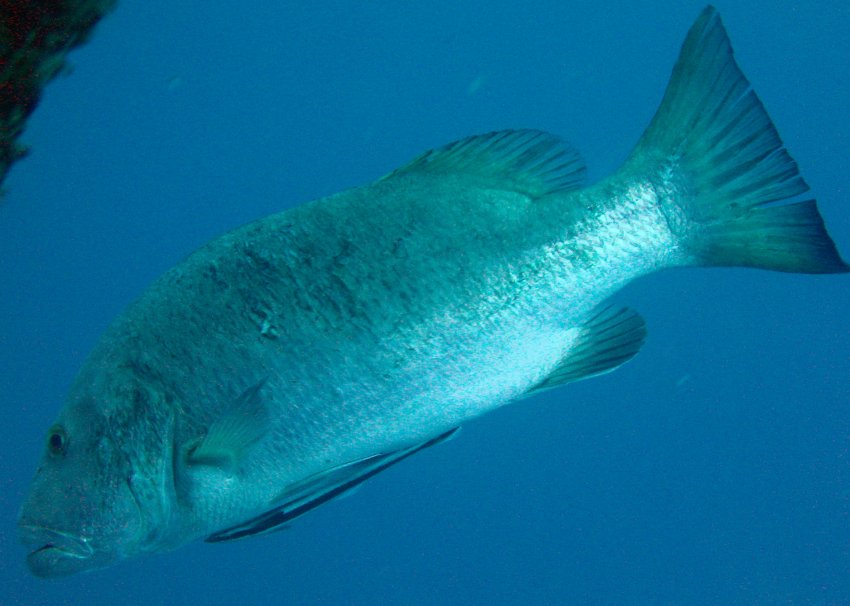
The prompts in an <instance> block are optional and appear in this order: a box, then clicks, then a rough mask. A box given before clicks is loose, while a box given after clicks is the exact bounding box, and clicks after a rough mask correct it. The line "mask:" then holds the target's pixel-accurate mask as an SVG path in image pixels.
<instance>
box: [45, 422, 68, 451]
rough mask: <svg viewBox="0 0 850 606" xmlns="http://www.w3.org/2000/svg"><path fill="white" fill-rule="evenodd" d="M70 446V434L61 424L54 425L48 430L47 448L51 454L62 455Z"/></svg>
mask: <svg viewBox="0 0 850 606" xmlns="http://www.w3.org/2000/svg"><path fill="white" fill-rule="evenodd" d="M67 447H68V434H67V433H66V432H65V429H64V428H63V427H62V426H61V425H54V426H53V427H51V428H50V431H48V432H47V449H48V450H49V451H50V454H54V455H60V454H64V453H65V449H66V448H67Z"/></svg>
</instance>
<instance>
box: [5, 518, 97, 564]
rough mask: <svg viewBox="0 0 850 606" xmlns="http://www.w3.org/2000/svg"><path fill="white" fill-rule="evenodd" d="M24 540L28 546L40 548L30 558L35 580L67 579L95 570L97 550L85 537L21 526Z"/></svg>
mask: <svg viewBox="0 0 850 606" xmlns="http://www.w3.org/2000/svg"><path fill="white" fill-rule="evenodd" d="M21 539H22V541H23V542H24V543H26V544H28V545H38V547H36V548H35V549H33V550H32V551H31V552H30V553H29V554H28V555H27V565H28V566H29V569H30V571H32V573H33V574H34V575H35V576H38V577H57V576H64V575H67V574H73V573H75V572H78V571H80V570H84V569H87V568H90V567H91V565H90V562H89V561H90V560H91V559H92V556H94V549H92V547H91V545H89V541H88V539H86V538H85V537H80V536H75V535H73V534H70V533H67V532H63V531H61V530H54V529H52V528H43V527H41V526H21Z"/></svg>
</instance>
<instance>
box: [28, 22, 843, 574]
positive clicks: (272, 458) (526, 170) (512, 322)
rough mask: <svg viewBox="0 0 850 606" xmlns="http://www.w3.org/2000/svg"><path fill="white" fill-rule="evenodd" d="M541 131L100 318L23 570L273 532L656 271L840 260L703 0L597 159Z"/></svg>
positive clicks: (382, 462) (617, 362) (595, 341)
mask: <svg viewBox="0 0 850 606" xmlns="http://www.w3.org/2000/svg"><path fill="white" fill-rule="evenodd" d="M585 172H586V171H585V166H584V163H583V161H582V159H581V157H580V156H579V154H578V153H577V152H576V151H575V150H574V149H573V148H572V147H570V146H569V145H567V144H566V143H564V142H563V141H561V140H560V139H559V138H558V137H556V136H554V135H552V134H549V133H546V132H543V131H538V130H531V129H524V130H503V131H496V132H491V133H487V134H483V135H477V136H472V137H468V138H466V139H463V140H460V141H456V142H454V143H450V144H448V145H445V146H443V147H440V148H436V149H433V150H431V151H428V152H426V153H424V154H422V155H420V156H418V157H416V158H415V159H413V160H412V161H411V162H409V163H407V164H406V165H404V166H402V167H401V168H398V169H397V170H394V171H393V172H391V173H389V174H388V175H386V176H384V177H382V178H380V179H377V180H376V181H374V182H372V183H370V184H368V185H365V186H361V187H356V188H353V189H350V190H347V191H343V192H341V193H338V194H334V195H331V196H328V197H325V198H322V199H318V200H314V201H312V202H308V203H305V204H302V205H300V206H296V207H294V208H291V209H287V210H284V211H283V212H280V213H277V214H273V215H271V216H269V217H266V218H264V219H261V220H258V221H255V222H252V223H249V224H247V225H244V226H242V227H239V228H237V229H235V230H233V231H231V232H229V233H226V234H224V235H222V236H220V237H218V238H216V239H214V240H212V241H211V242H209V243H207V244H206V245H204V246H202V247H201V248H200V249H198V250H197V251H195V252H194V253H192V254H191V255H190V256H189V257H187V258H186V259H185V260H183V261H182V262H180V263H179V264H177V265H176V266H174V267H173V268H172V269H170V270H169V271H167V272H166V273H165V274H164V275H162V276H161V277H160V278H159V279H157V280H156V281H155V282H154V283H153V284H152V285H151V286H150V287H149V288H148V289H147V290H146V291H145V292H144V293H142V294H141V296H140V297H139V298H138V299H137V300H136V301H135V302H133V303H132V304H131V305H130V306H129V307H128V308H127V309H126V310H125V311H124V312H123V313H122V314H121V315H120V316H119V317H118V318H117V319H116V320H115V321H114V322H113V323H112V324H111V325H110V326H109V327H108V328H107V330H106V331H105V332H104V334H103V335H102V336H101V338H100V340H99V341H98V342H97V343H96V344H95V346H94V348H93V350H92V351H91V353H90V355H89V357H88V358H87V360H86V361H85V362H84V364H83V366H82V368H81V370H80V371H79V374H78V376H77V378H76V379H75V381H74V382H73V384H72V386H71V389H70V391H69V393H68V396H67V400H66V402H65V405H64V407H63V409H62V410H61V412H60V414H59V417H58V419H57V420H56V422H55V423H54V424H53V425H52V426H51V427H50V428H49V429H48V431H47V435H46V439H45V446H44V453H43V455H42V459H41V461H40V463H39V465H38V467H37V470H36V472H35V476H34V478H33V480H32V483H31V486H30V489H29V493H28V495H27V497H26V499H25V502H24V504H23V506H22V508H21V512H20V515H19V518H18V528H19V533H20V536H21V539H22V541H23V543H24V544H25V545H27V546H28V548H29V554H28V555H27V564H28V566H29V569H30V571H31V572H32V573H33V574H35V575H36V576H39V577H58V576H63V575H68V574H73V573H77V572H81V571H89V570H94V569H98V568H103V567H106V566H110V565H112V564H115V563H118V562H121V561H124V560H127V559H130V558H133V557H136V556H141V555H144V554H150V553H157V552H163V551H168V550H173V549H176V548H178V547H180V546H181V545H184V544H186V543H189V542H191V541H196V540H200V539H204V540H206V541H209V542H226V541H232V540H237V539H242V538H246V537H252V536H257V535H262V534H266V533H271V532H275V531H277V530H280V529H282V528H286V527H287V526H289V525H290V524H291V523H292V521H293V520H296V519H297V518H299V517H300V516H302V515H304V514H305V513H307V512H309V511H311V510H313V509H315V508H316V507H318V506H320V505H322V504H324V503H326V502H328V501H330V500H332V499H335V498H338V497H341V496H343V495H346V494H350V493H351V492H352V491H353V490H354V489H356V488H357V487H358V486H359V485H361V484H362V483H363V482H365V481H366V480H368V479H370V478H372V477H374V476H375V475H377V474H379V473H380V472H382V471H383V470H385V469H387V468H388V467H390V466H392V465H395V464H397V463H399V462H401V461H403V460H405V459H407V458H408V457H410V456H413V455H415V454H417V453H419V452H420V451H422V450H425V449H427V448H430V447H432V446H435V445H437V444H440V443H442V442H445V441H446V440H448V439H450V438H452V437H454V436H455V435H456V434H457V431H458V428H460V427H461V426H463V425H464V424H465V423H467V422H468V421H470V420H472V419H474V418H476V417H479V416H480V415H482V414H484V413H486V412H488V411H491V410H494V409H496V408H498V407H500V406H503V405H505V404H508V403H510V402H514V401H518V400H521V399H524V398H528V397H530V396H533V395H535V394H539V393H541V392H543V391H546V390H550V389H555V388H558V387H561V386H563V385H565V384H568V383H571V382H574V381H578V380H581V379H586V378H589V377H593V376H598V375H601V374H605V373H608V372H610V371H613V370H614V369H616V368H618V367H619V366H621V365H622V364H624V363H626V362H628V361H629V360H630V359H632V358H633V357H634V356H635V355H636V354H637V353H638V351H639V350H640V348H641V345H642V344H643V342H644V340H645V338H646V334H647V333H646V326H645V323H644V321H643V319H642V318H641V316H640V315H639V314H638V313H637V312H636V311H634V310H632V309H630V308H621V307H617V306H614V305H611V304H609V303H608V299H609V297H610V296H611V295H612V294H614V293H615V292H617V291H618V290H620V289H621V288H622V287H624V286H625V285H626V284H628V283H630V282H631V281H633V280H635V279H637V278H639V277H641V276H645V275H647V274H650V273H653V272H656V271H660V270H662V269H666V268H672V267H687V266H705V267H709V266H725V267H731V266H736V267H752V268H761V269H767V270H774V271H780V272H796V273H814V274H819V273H820V274H827V273H845V272H848V271H850V266H848V265H847V263H845V261H844V260H843V259H842V258H841V255H840V253H839V251H838V250H837V248H836V246H835V244H834V242H833V241H832V239H831V238H830V236H829V234H828V232H827V230H826V227H825V225H824V221H823V219H822V217H821V215H820V213H819V211H818V208H817V204H816V202H815V201H814V200H811V199H802V200H801V199H799V198H800V196H801V194H803V193H804V192H806V191H807V189H808V186H807V184H806V182H805V181H804V180H803V178H802V176H801V175H800V171H799V169H798V166H797V164H796V162H795V161H794V160H793V159H792V157H791V156H790V155H789V153H788V152H787V150H786V149H785V147H784V144H783V142H782V140H781V139H780V137H779V134H778V132H777V130H776V128H775V127H774V125H773V123H772V121H771V119H770V118H769V116H768V114H767V112H766V111H765V109H764V106H763V104H762V103H761V101H760V100H759V98H758V97H757V95H756V93H755V92H754V90H753V88H752V87H751V85H750V83H749V82H748V80H747V79H746V77H745V76H744V74H743V72H742V71H741V69H740V68H739V66H738V65H737V63H736V61H735V58H734V56H733V51H732V47H731V44H730V42H729V38H728V36H727V34H726V31H725V28H724V26H723V24H722V22H721V19H720V17H719V15H718V13H717V11H716V10H715V9H714V8H713V7H711V6H708V7H706V8H705V9H704V11H703V12H702V13H701V14H700V16H699V17H698V18H697V20H696V21H695V23H694V24H693V26H692V27H691V29H690V30H689V32H688V34H687V37H686V39H685V41H684V44H683V46H682V48H681V51H680V54H679V57H678V60H677V61H676V63H675V65H674V68H673V72H672V75H671V78H670V81H669V84H668V86H667V89H666V92H665V93H664V96H663V99H662V101H661V104H660V106H659V108H658V110H657V112H656V114H655V115H654V117H653V118H652V120H651V122H650V124H649V126H648V128H647V129H646V130H645V132H644V133H643V135H642V136H641V138H640V139H639V141H638V142H637V144H636V146H635V147H634V149H633V151H632V152H631V154H630V155H629V156H628V158H627V159H626V161H625V162H624V164H623V165H622V166H621V167H620V168H619V169H618V170H617V171H616V172H615V173H614V174H612V175H610V176H608V177H607V178H604V179H602V180H601V181H599V182H597V183H594V184H590V185H587V184H586V183H585Z"/></svg>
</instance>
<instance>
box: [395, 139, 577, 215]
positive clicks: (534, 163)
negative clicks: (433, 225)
mask: <svg viewBox="0 0 850 606" xmlns="http://www.w3.org/2000/svg"><path fill="white" fill-rule="evenodd" d="M414 173H430V174H445V175H449V174H463V175H467V176H469V177H472V178H477V179H478V180H480V181H481V182H483V183H484V184H485V185H486V186H488V187H491V188H494V189H502V190H508V191H516V192H519V193H522V194H525V195H527V196H529V197H531V198H539V197H541V196H545V195H546V194H550V193H553V192H556V191H571V190H575V189H579V188H581V187H582V186H583V185H584V179H585V166H584V161H583V160H582V159H581V156H579V153H578V152H577V151H576V150H575V149H573V148H572V147H570V146H569V145H567V144H565V143H564V142H563V141H561V140H560V139H559V138H557V137H556V136H554V135H551V134H549V133H546V132H543V131H539V130H502V131H496V132H492V133H487V134H486V135H476V136H473V137H468V138H466V139H461V140H460V141H455V142H454V143H449V144H448V145H445V146H443V147H440V148H437V149H432V150H430V151H427V152H425V153H424V154H422V155H420V156H419V157H417V158H416V159H415V160H413V161H412V162H410V163H409V164H407V165H405V166H402V167H401V168H399V169H397V170H395V171H393V172H392V173H390V174H389V175H387V176H386V177H384V178H383V179H382V180H384V179H391V178H393V177H396V176H399V175H405V174H414Z"/></svg>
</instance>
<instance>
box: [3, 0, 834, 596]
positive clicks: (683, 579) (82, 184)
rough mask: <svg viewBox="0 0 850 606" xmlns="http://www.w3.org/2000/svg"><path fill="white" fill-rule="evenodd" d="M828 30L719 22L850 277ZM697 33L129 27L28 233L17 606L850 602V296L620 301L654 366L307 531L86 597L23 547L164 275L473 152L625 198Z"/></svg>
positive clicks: (458, 445)
mask: <svg viewBox="0 0 850 606" xmlns="http://www.w3.org/2000/svg"><path fill="white" fill-rule="evenodd" d="M603 4H604V5H603ZM814 4H815V3H803V2H796V1H790V0H788V1H771V2H767V1H765V0H760V1H754V2H747V3H743V2H731V1H729V2H723V3H721V4H720V6H719V9H720V10H721V14H722V15H723V17H724V21H725V22H726V25H727V27H728V29H729V31H730V35H731V37H732V41H733V44H734V46H735V48H736V52H737V57H738V59H739V61H740V63H741V65H742V67H743V69H744V71H745V73H747V75H748V76H749V77H750V79H751V80H752V82H753V84H754V86H755V88H756V90H757V91H758V92H759V94H760V96H761V97H762V99H763V100H764V102H765V105H766V106H767V108H768V111H769V112H770V114H771V116H772V117H773V118H774V120H775V122H776V123H777V125H778V128H779V131H780V132H781V134H782V136H783V138H784V139H785V141H786V143H787V145H788V148H789V150H790V151H791V153H792V154H793V156H794V157H795V158H796V160H797V161H798V162H799V164H800V166H801V167H802V170H803V174H804V175H805V177H806V179H807V180H808V181H809V183H810V184H811V186H812V189H813V194H814V195H815V196H817V198H818V200H819V203H820V207H821V210H822V212H823V214H824V216H825V218H826V220H827V224H828V225H829V227H830V231H831V233H832V234H833V236H834V237H835V239H836V241H837V242H838V245H839V247H840V248H841V249H842V251H843V253H844V256H845V258H850V206H848V202H850V200H848V199H849V198H850V181H848V178H850V177H848V176H849V175H850V110H849V109H848V108H850V6H848V4H847V2H846V1H845V0H832V1H822V2H818V3H816V4H817V5H818V8H817V9H814V8H812V5H814ZM281 5H283V6H285V7H282V6H281ZM317 5H318V7H317ZM242 6H250V7H251V10H250V11H249V12H245V11H244V10H243V9H240V8H239V7H242ZM701 8H702V3H701V2H698V1H692V0H685V1H682V2H669V3H668V2H658V1H656V2H647V1H635V0H630V1H620V0H617V1H611V2H606V3H599V2H530V3H519V2H508V1H496V2H493V1H491V2H482V1H479V0H473V1H467V2H456V1H431V2H421V3H412V2H411V3H389V2H322V3H316V2H287V3H278V2H257V3H247V4H246V3H231V2H226V3H225V2H222V3H215V2H198V1H191V0H187V1H185V2H179V3H177V2H162V1H161V0H160V1H152V2H140V3H136V2H123V3H121V4H120V5H119V8H118V10H117V11H116V12H115V13H114V14H113V15H112V16H111V17H109V19H108V20H107V21H106V22H104V23H103V24H102V25H101V27H100V28H99V29H98V31H97V32H96V35H95V36H94V38H93V39H92V41H91V43H90V44H89V45H87V46H86V47H85V48H83V49H82V50H80V51H78V52H76V53H75V54H74V55H73V57H72V61H73V64H74V66H75V69H74V71H73V73H72V74H71V75H70V77H67V78H63V79H61V80H59V81H57V82H55V83H54V84H53V85H51V86H50V88H49V90H48V93H47V96H46V98H45V100H44V103H43V104H42V106H41V107H40V108H39V109H38V111H37V112H36V113H35V115H34V117H33V119H32V122H31V124H30V127H29V129H28V130H27V133H26V137H25V140H26V142H27V143H29V144H30V145H31V146H32V148H33V153H32V155H31V156H30V157H29V158H28V159H27V160H26V161H25V162H23V163H21V164H20V165H18V166H16V167H15V168H14V169H13V171H12V173H11V175H10V178H9V180H8V182H7V183H6V185H7V189H8V195H7V196H6V198H5V200H4V204H3V205H2V206H0V394H2V397H0V399H2V402H3V412H4V415H3V417H2V419H3V421H2V423H0V478H2V490H0V603H2V604H4V605H13V604H14V605H17V604H34V605H42V604H44V605H50V606H57V605H60V604H87V605H91V606H101V605H110V606H112V605H114V604H121V605H123V606H130V605H133V604H145V605H151V604H180V603H185V604H203V605H204V606H214V605H219V604H221V605H225V604H235V603H239V604H246V605H253V604H263V605H266V604H282V605H284V604H285V605H287V606H289V605H297V604H305V605H306V604H369V605H374V604H567V603H570V604H618V605H619V604H753V603H758V604H850V406H848V404H850V397H848V396H850V277H848V276H823V277H812V276H796V275H786V274H774V273H768V272H759V271H754V270H722V269H714V270H703V269H689V270H678V271H670V272H666V273H662V274H658V275H654V276H651V277H648V278H645V279H642V280H640V281H638V282H636V283H634V284H632V285H630V286H629V287H628V288H627V289H626V290H625V291H624V292H622V293H620V294H619V295H618V296H617V299H618V301H620V302H622V303H625V304H628V305H630V306H633V307H634V308H636V309H637V310H639V311H640V312H641V313H642V314H643V315H644V316H645V318H646V320H647V322H648V325H649V331H650V336H649V340H648V342H647V344H646V346H645V347H644V350H643V351H642V352H641V354H640V355H639V356H638V357H637V359H636V360H635V361H634V362H632V363H630V364H628V365H626V366H625V367H624V368H622V369H621V370H619V371H617V372H616V373H612V374H609V375H606V376H605V377H602V378H598V379H595V380H592V381H586V382H582V383H579V384H575V385H572V386H569V387H567V388H565V389H561V390H556V391H553V392H549V393H546V394H545V395H543V396H540V397H537V398H535V399H533V400H530V401H523V402H522V403H520V404H517V405H514V406H510V407H507V408H504V409H502V410H500V411H498V412H496V413H493V414H491V415H489V416H486V417H484V418H482V419H480V420H478V421H476V422H473V423H470V424H469V425H468V426H467V427H465V428H464V431H463V432H462V433H461V435H460V436H459V438H458V439H456V440H454V441H452V442H450V443H448V444H445V445H441V446H439V447H436V448H433V449H431V450H429V451H427V452H425V453H422V454H420V455H417V456H416V457H414V458H413V459H411V460H409V461H406V462H405V463H403V464H401V465H399V466H397V467H395V468H393V469H391V470H389V471H387V472H385V473H384V474H381V476H379V477H377V478H375V479H374V480H372V481H370V482H369V483H367V485H365V486H364V487H363V489H362V490H361V491H359V492H358V493H357V494H356V495H354V496H352V497H351V498H348V499H344V500H340V501H336V502H333V503H331V504H329V505H327V506H325V507H323V508H321V509H319V510H317V511H316V512H314V513H313V514H311V515H309V516H307V517H305V518H303V519H301V520H299V521H298V522H297V523H295V524H294V525H293V527H292V528H291V529H290V530H287V531H285V532H282V533H278V534H275V535H272V536H268V537H265V538H258V539H253V540H247V541H242V542H236V543H233V544H220V545H206V544H202V543H199V544H193V545H190V546H188V547H185V548H182V549H180V550H178V551H176V552H174V553H171V554H166V555H158V556H153V557H148V558H142V559H137V560H134V561H130V562H127V563H124V564H121V565H119V566H116V567H113V568H111V569H107V570H103V571H98V572H94V573H90V574H85V575H79V576H76V577H71V578H68V579H64V580H59V581H41V580H37V579H34V578H32V577H31V576H29V574H28V572H27V571H26V569H25V567H24V563H23V558H24V550H23V548H22V547H20V546H19V545H18V544H17V539H16V536H15V527H14V524H15V517H16V513H17V510H18V507H19V505H20V503H21V501H22V499H23V495H24V493H25V490H26V488H27V484H28V482H29V479H30V476H31V474H32V472H33V470H34V468H35V464H36V461H37V459H38V456H39V454H40V452H41V449H42V445H43V435H44V432H45V430H46V429H47V427H48V426H49V425H50V423H51V421H52V419H53V418H54V416H55V415H56V413H57V412H58V410H59V408H60V406H61V404H62V401H63V397H64V394H65V392H66V390H67V389H68V387H69V384H70V382H71V380H72V379H73V377H74V375H75V373H76V372H77V370H78V368H79V367H80V365H81V363H82V361H83V359H84V357H85V355H86V354H87V352H88V351H89V349H90V348H91V347H92V345H93V344H94V342H95V340H96V339H97V337H98V335H99V334H100V332H101V331H102V330H103V329H104V328H105V327H106V326H107V324H108V323H109V322H110V320H111V319H112V318H114V317H115V316H116V315H117V314H118V313H120V311H121V310H122V308H124V306H125V305H126V304H127V303H128V302H130V301H131V300H132V299H133V298H134V297H136V296H137V295H138V294H139V293H141V292H142V290H143V289H144V288H145V286H146V285H147V284H149V283H150V282H151V280H153V279H154V278H155V277H156V276H157V275H158V274H160V273H161V272H163V271H164V270H165V269H166V268H168V267H169V266H171V265H172V264H174V263H175V262H177V261H179V260H180V259H181V258H182V257H183V256H184V255H186V254H187V253H189V252H190V251H192V250H193V249H194V248H196V247H197V246H199V245H200V244H202V243H203V242H205V241H206V240H208V239H210V238H212V237H213V236H215V235H217V234H220V233H221V232H223V231H225V230H227V229H229V228H232V227H234V226H237V225H239V224H242V223H244V222H246V221H249V220H252V219H255V218H258V217H262V216H264V215H267V214H270V213H273V212H276V211H278V210H281V209H284V208H287V207H289V206H292V205H295V204H297V203H299V202H302V201H305V200H308V199H311V198H315V197H319V196H322V195H325V194H329V193H332V192H335V191H338V190H340V189H343V188H345V187H349V186H353V185H357V184H360V183H364V182H368V181H369V180H371V179H374V178H377V177H379V176H381V175H383V174H385V173H387V172H388V171H390V170H392V169H393V168H395V167H397V166H398V165H400V164H402V163H404V162H406V161H407V160H409V159H410V158H412V157H413V156H415V155H416V154H418V153H419V152H421V151H423V150H425V149H427V148H429V147H434V146H438V145H441V144H443V143H446V142H449V141H452V140H454V139H457V138H460V137H463V136H466V135H469V134H473V133H479V132H486V131H490V130H496V129H502V128H509V127H534V128H541V129H545V130H548V131H551V132H554V133H557V134H559V135H561V136H563V137H564V138H565V139H567V140H569V141H571V142H572V143H573V144H575V145H576V146H577V147H578V148H579V149H580V150H582V152H583V155H584V157H585V158H586V160H587V163H588V165H589V169H590V176H591V178H592V179H598V178H601V177H603V176H604V175H606V174H608V173H609V172H610V171H612V170H614V169H615V168H616V167H617V165H618V164H619V163H620V162H621V161H622V160H623V159H624V157H625V156H626V154H627V153H628V152H629V150H630V148H631V146H632V144H633V143H634V142H635V141H636V140H637V138H638V136H639V135H640V133H641V131H642V129H643V128H644V126H645V125H646V123H647V122H648V120H649V119H650V117H651V116H652V114H653V112H654V110H655V108H656V105H657V103H658V101H659V99H660V97H661V94H662V92H663V88H664V85H665V83H666V80H667V77H668V75H669V72H670V69H671V66H672V64H673V61H674V59H675V56H676V53H677V51H678V47H679V44H680V43H681V41H682V39H683V37H684V35H685V32H686V30H687V28H688V27H689V26H690V24H691V22H692V20H693V19H694V18H695V17H696V16H697V14H698V13H699V10H700V9H701Z"/></svg>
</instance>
